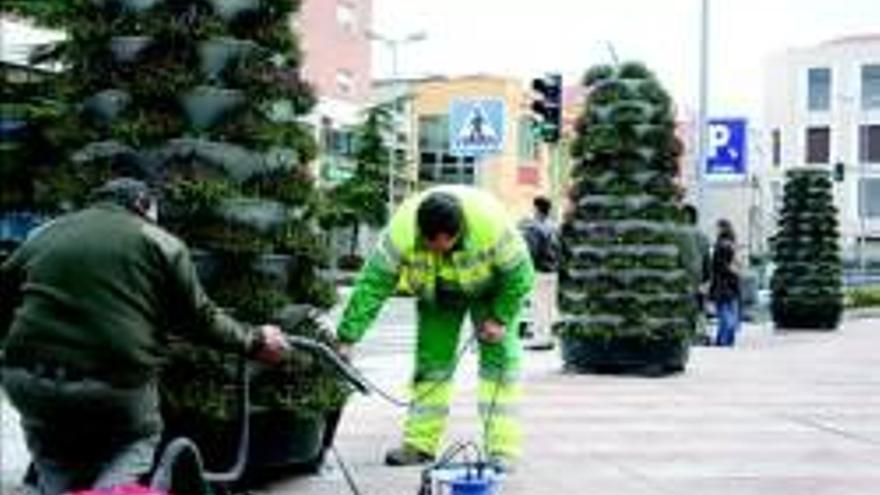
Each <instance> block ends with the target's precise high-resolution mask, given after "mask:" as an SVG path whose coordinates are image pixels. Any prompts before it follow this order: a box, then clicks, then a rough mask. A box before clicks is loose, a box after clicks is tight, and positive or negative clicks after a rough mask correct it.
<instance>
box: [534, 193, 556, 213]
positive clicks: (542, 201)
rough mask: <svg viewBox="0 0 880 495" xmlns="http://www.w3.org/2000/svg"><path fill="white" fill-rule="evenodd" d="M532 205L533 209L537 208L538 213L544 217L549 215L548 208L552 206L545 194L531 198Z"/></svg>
mask: <svg viewBox="0 0 880 495" xmlns="http://www.w3.org/2000/svg"><path fill="white" fill-rule="evenodd" d="M532 206H534V207H535V210H537V211H538V213H540V214H541V215H543V216H545V217H546V216H548V215H550V209H551V208H553V203H551V202H550V200H549V199H547V197H546V196H536V197H535V199H533V200H532Z"/></svg>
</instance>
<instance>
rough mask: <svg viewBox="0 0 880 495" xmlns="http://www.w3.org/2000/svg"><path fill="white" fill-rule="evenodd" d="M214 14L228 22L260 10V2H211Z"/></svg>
mask: <svg viewBox="0 0 880 495" xmlns="http://www.w3.org/2000/svg"><path fill="white" fill-rule="evenodd" d="M211 7H212V8H213V9H214V13H215V14H217V15H218V16H219V17H220V18H221V19H223V20H224V21H226V22H232V21H235V20H236V19H238V18H239V17H240V16H242V15H245V14H250V13H253V12H256V11H257V10H259V9H260V0H211Z"/></svg>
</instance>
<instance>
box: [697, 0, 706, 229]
mask: <svg viewBox="0 0 880 495" xmlns="http://www.w3.org/2000/svg"><path fill="white" fill-rule="evenodd" d="M699 84H700V86H699V103H698V105H699V108H698V113H697V153H696V154H697V157H696V158H697V160H696V164H695V170H694V172H695V174H696V175H695V176H694V180H695V181H696V198H695V202H696V207H697V211H699V212H700V215H699V218H700V220H701V223H703V230H704V231H705V230H708V229H707V228H706V227H707V225H706V219H707V218H708V215H706V212H705V211H703V210H704V209H705V207H706V204H705V202H706V201H705V197H704V196H705V191H704V183H703V182H704V181H703V178H704V177H703V167H705V163H706V154H707V153H706V151H707V148H708V147H709V146H708V145H709V142H708V138H709V132H708V131H709V130H708V128H707V127H708V126H707V120H708V118H707V115H708V113H709V109H708V107H709V0H702V12H701V16H700V83H699Z"/></svg>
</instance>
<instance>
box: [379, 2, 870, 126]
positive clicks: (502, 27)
mask: <svg viewBox="0 0 880 495" xmlns="http://www.w3.org/2000/svg"><path fill="white" fill-rule="evenodd" d="M374 2H375V7H374V8H375V20H374V21H375V22H374V27H375V28H376V29H377V30H378V31H380V32H382V33H383V34H388V35H392V36H402V35H406V34H407V33H410V32H412V31H417V30H425V31H427V33H428V36H429V38H428V40H427V41H425V42H422V43H418V44H414V45H410V46H406V47H403V48H401V51H400V69H401V72H402V74H404V75H424V74H464V73H477V72H481V73H499V74H509V75H516V76H520V77H523V78H527V77H531V76H533V75H535V74H538V73H540V72H542V71H546V70H561V71H562V72H563V73H564V74H565V75H566V77H568V79H569V81H571V80H573V78H574V77H576V76H578V75H579V74H581V73H582V72H583V70H584V69H586V68H587V67H589V66H590V65H593V64H595V63H599V62H606V61H608V60H609V55H608V50H607V49H606V44H605V42H606V40H607V41H611V42H612V43H613V45H614V47H615V48H616V51H617V53H618V56H619V57H620V58H621V59H638V60H642V61H644V62H646V63H648V64H649V65H650V66H651V68H653V69H654V70H655V71H656V72H657V73H658V74H659V75H660V77H661V78H662V79H663V81H664V82H665V84H666V85H667V86H668V88H669V89H670V90H671V91H672V92H673V94H674V95H675V96H676V98H677V99H678V100H679V101H680V102H682V103H683V104H685V105H686V106H691V107H692V106H693V105H694V103H695V102H696V96H695V95H696V80H697V58H698V51H697V40H698V36H699V24H698V22H699V9H700V0H602V1H598V0H374ZM711 6H712V14H711V16H712V17H711V19H712V42H713V46H712V51H711V55H712V64H711V81H712V87H711V93H710V95H711V106H712V113H713V114H716V115H721V114H728V115H746V116H751V117H759V116H760V109H761V92H762V69H763V65H764V61H765V59H766V57H767V56H768V55H770V54H773V53H776V52H780V51H783V50H785V49H786V48H788V47H796V46H805V45H813V44H816V43H819V42H822V41H825V40H828V39H831V38H836V37H840V36H846V35H853V34H866V33H880V1H878V0H712V2H711ZM374 49H375V51H374V53H375V57H374V74H375V75H376V76H377V77H385V76H388V75H389V73H390V65H391V64H390V58H389V55H388V51H387V50H386V49H384V48H383V47H382V46H381V45H376V46H375V47H374Z"/></svg>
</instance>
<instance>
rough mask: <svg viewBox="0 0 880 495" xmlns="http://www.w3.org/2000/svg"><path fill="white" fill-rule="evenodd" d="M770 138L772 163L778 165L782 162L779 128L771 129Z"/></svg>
mask: <svg viewBox="0 0 880 495" xmlns="http://www.w3.org/2000/svg"><path fill="white" fill-rule="evenodd" d="M771 140H772V143H771V146H772V147H773V165H776V166H779V165H780V164H781V163H782V131H781V130H779V129H773V133H772V134H771Z"/></svg>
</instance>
